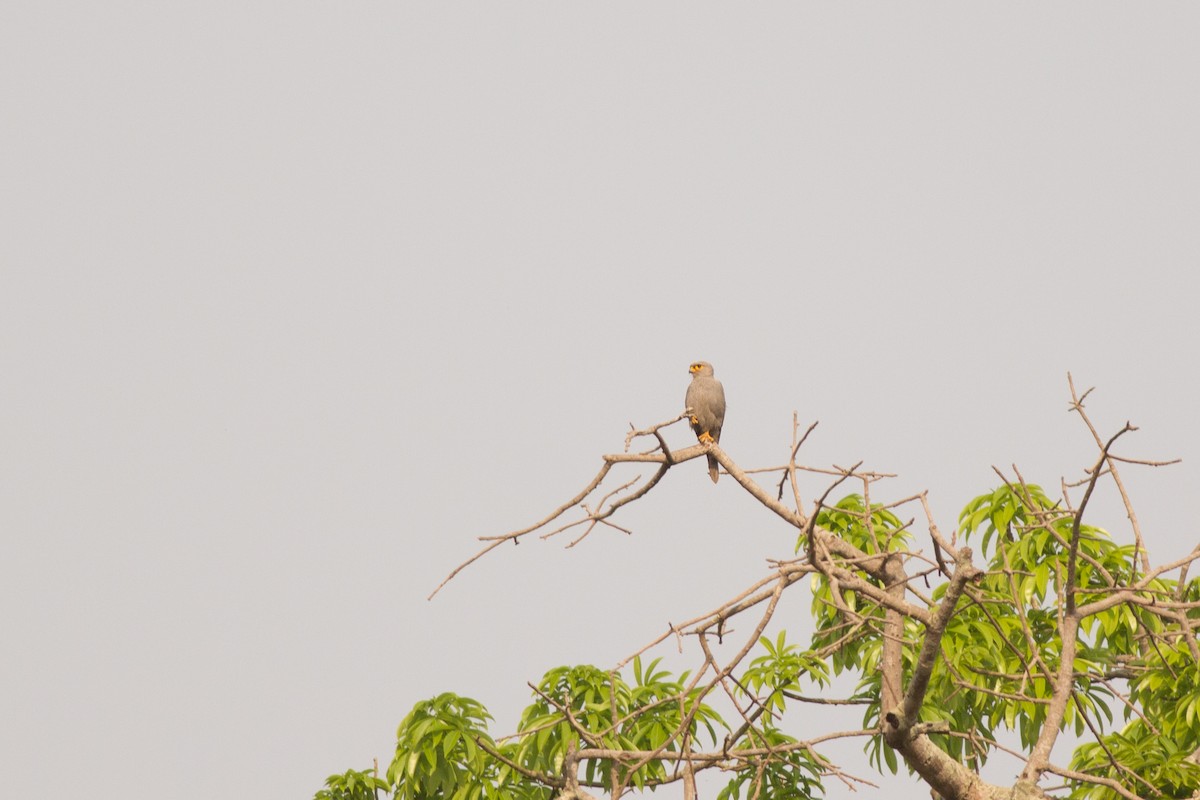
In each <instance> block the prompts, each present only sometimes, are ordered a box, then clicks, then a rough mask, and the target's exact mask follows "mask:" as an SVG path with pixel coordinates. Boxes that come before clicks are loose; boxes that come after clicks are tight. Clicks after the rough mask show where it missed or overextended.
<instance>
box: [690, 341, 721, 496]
mask: <svg viewBox="0 0 1200 800" xmlns="http://www.w3.org/2000/svg"><path fill="white" fill-rule="evenodd" d="M688 372H690V373H692V382H691V383H690V384H688V389H687V396H686V397H685V398H684V403H686V405H687V407H688V408H689V409H690V411H689V421H690V422H691V423H692V430H693V431H695V432H696V438H697V439H699V440H700V441H701V442H704V443H707V442H719V441H721V426H722V425H723V424H724V423H725V387H724V386H722V385H721V382H720V381H719V380H717V379H716V378H714V377H713V368H712V364H709V363H708V362H707V361H693V362H692V365H691V366H690V367H688ZM718 474H719V473H718V468H717V459H716V456H714V455H713V454H712V453H709V454H708V477H710V478H712V482H713V483H716V482H717V476H718Z"/></svg>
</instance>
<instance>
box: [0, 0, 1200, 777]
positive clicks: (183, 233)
mask: <svg viewBox="0 0 1200 800" xmlns="http://www.w3.org/2000/svg"><path fill="white" fill-rule="evenodd" d="M1198 42H1200V6H1197V5H1195V4H1191V3H1161V4H1153V5H1146V4H1129V3H1121V4H1117V3H1058V4H1044V3H1003V4H1000V3H995V4H978V3H971V4H945V3H939V4H882V3H879V4H865V3H845V4H830V3H788V4H783V3H762V4H756V5H754V6H752V7H751V6H741V5H739V6H736V7H735V6H732V5H721V6H717V5H714V4H696V3H686V4H685V3H607V4H603V5H586V6H585V5H582V4H562V3H545V2H542V3H520V4H517V3H507V4H498V3H492V4H472V5H467V4H460V3H449V2H446V3H436V4H433V3H428V4H409V3H378V2H337V3H331V2H316V3H299V4H297V3H283V2H274V3H264V2H221V1H219V0H206V2H203V3H191V2H183V3H159V4H147V3H131V2H108V3H81V2H64V3H48V2H19V1H18V0H10V2H7V3H5V4H4V6H3V9H0V96H2V97H3V106H4V111H3V113H2V114H0V214H2V219H3V229H4V232H3V234H2V235H0V337H2V338H0V400H2V404H3V405H2V409H3V410H2V413H0V543H2V547H3V549H2V552H3V555H2V556H0V639H2V640H3V642H4V645H3V653H4V654H3V656H2V657H0V704H2V705H0V719H2V720H3V722H2V723H0V774H2V775H3V778H2V779H0V785H2V786H3V788H2V789H0V792H2V793H3V794H5V795H7V796H11V797H34V796H47V794H48V792H50V791H51V789H53V790H54V791H55V792H57V793H59V794H60V795H61V796H67V795H71V796H74V795H75V794H76V793H79V792H82V793H84V794H85V795H86V796H87V797H89V798H94V799H95V800H108V799H109V798H128V797H152V796H153V797H168V796H169V797H173V798H182V799H183V800H190V799H191V798H196V799H197V800H199V799H200V798H210V797H214V796H223V797H258V798H264V797H278V798H307V797H311V796H312V794H313V792H315V791H316V790H317V789H318V788H320V786H321V782H322V781H323V779H324V778H325V776H326V775H328V774H330V773H332V772H341V771H343V770H345V769H347V768H350V767H355V768H364V767H367V766H369V765H370V763H371V759H372V758H376V757H377V758H379V760H380V762H381V766H385V765H386V764H387V763H388V761H389V760H390V755H391V750H392V748H393V746H394V742H395V738H394V737H395V728H396V725H397V724H398V723H399V721H400V720H401V719H402V718H403V716H404V715H405V714H406V713H407V712H408V710H409V708H410V707H411V706H412V704H413V703H414V702H416V701H418V700H421V699H424V698H427V697H429V696H431V695H433V694H436V693H439V692H441V691H446V690H451V691H456V692H459V693H461V694H466V695H469V696H472V697H475V698H477V699H479V700H480V701H482V702H483V703H485V704H486V705H487V706H488V707H489V708H491V709H492V711H493V713H494V714H495V715H496V717H497V721H496V723H495V726H494V727H493V733H494V734H496V735H500V734H503V733H508V732H511V730H512V729H513V727H514V725H515V723H516V719H517V715H518V713H519V711H520V709H521V708H522V707H523V706H524V705H525V704H526V703H527V702H528V701H529V690H528V688H527V687H526V686H525V682H526V681H529V680H534V681H536V680H537V679H538V678H539V677H540V676H541V675H542V673H543V672H545V671H546V670H547V669H549V668H551V667H554V666H557V665H560V664H574V663H592V664H596V665H599V666H601V667H609V666H611V665H613V664H614V663H616V662H617V661H619V660H620V659H621V658H623V657H625V656H626V655H628V654H629V653H631V652H633V651H634V650H636V649H638V648H639V647H640V646H641V645H642V644H644V643H645V642H646V641H648V640H649V639H651V638H653V637H654V636H656V635H657V634H658V633H660V632H661V631H663V630H665V629H666V626H667V623H668V622H669V621H672V620H674V621H678V620H681V619H685V618H687V617H690V616H693V615H696V614H698V613H701V612H703V611H704V610H707V609H709V608H712V607H713V606H715V605H717V604H718V603H719V602H721V601H722V600H724V599H725V598H727V597H730V596H732V595H734V594H736V593H737V592H739V591H740V590H741V589H742V588H744V587H745V586H746V585H748V584H749V583H751V582H752V581H753V580H755V579H756V578H758V577H759V576H761V575H762V574H764V571H765V570H766V569H767V565H766V559H767V558H769V557H780V556H785V555H788V554H790V553H791V552H792V546H793V544H794V535H793V534H794V531H791V530H789V529H787V528H786V527H783V526H782V525H781V523H779V521H778V520H777V519H776V518H774V517H773V516H772V515H770V514H768V513H765V512H763V511H761V510H760V509H759V508H758V507H756V505H755V504H754V503H753V502H752V500H751V498H750V497H749V496H748V495H746V494H745V493H744V492H743V491H742V490H740V489H739V488H738V487H737V486H736V484H735V483H734V482H733V481H730V480H728V479H725V480H722V481H721V482H720V484H718V485H717V486H715V487H714V486H713V485H712V484H711V483H710V482H709V480H708V478H707V476H706V475H705V470H704V466H703V464H702V461H692V462H689V463H687V464H684V465H682V466H680V467H679V468H677V469H675V470H673V471H672V472H671V473H670V474H669V475H668V477H667V478H666V479H665V480H664V482H663V483H662V484H661V485H660V486H659V487H658V488H657V489H656V490H655V491H654V492H653V493H652V494H651V495H649V496H648V497H646V498H644V499H643V500H642V501H641V502H639V503H638V504H637V505H636V506H634V507H629V508H628V509H626V511H627V512H628V513H624V512H623V516H622V517H621V518H619V519H618V520H617V521H618V522H619V523H620V524H622V525H624V526H625V527H628V528H630V529H631V530H633V532H634V533H633V535H632V536H625V535H624V534H621V533H618V532H615V531H611V530H609V531H599V532H597V533H596V534H595V535H593V536H592V537H591V538H590V539H589V540H587V541H586V542H585V543H583V544H581V545H580V546H579V547H576V548H575V549H572V550H564V549H563V548H562V547H561V543H558V542H550V543H539V542H537V541H535V540H530V541H529V542H528V543H527V545H523V546H521V547H519V548H512V547H505V548H502V549H500V550H498V551H497V552H495V553H493V554H492V555H491V556H490V557H489V558H487V559H486V560H484V561H483V562H481V563H479V564H477V565H475V566H473V567H472V568H470V569H468V570H467V571H465V572H463V573H462V574H461V575H460V576H459V577H458V578H457V579H456V580H455V581H454V582H453V583H451V584H450V585H449V586H448V587H447V588H446V589H445V590H444V591H443V592H442V594H440V595H439V596H438V597H437V598H436V599H435V600H434V601H432V602H427V601H426V600H425V597H426V595H428V594H429V592H430V591H431V590H432V589H433V587H434V586H436V585H437V583H438V582H439V581H440V580H441V579H442V577H443V576H444V575H445V574H446V573H447V572H448V571H449V570H450V569H451V568H452V567H453V566H454V565H455V564H457V563H459V562H460V561H462V560H463V559H465V558H466V557H468V556H469V555H471V554H472V553H473V552H474V551H475V549H476V548H477V546H478V545H477V542H476V541H475V537H477V536H480V535H488V534H497V533H503V532H505V531H508V530H511V529H513V528H516V527H520V526H522V525H524V524H526V523H528V522H531V521H533V520H535V519H537V518H539V517H541V516H542V515H543V514H545V513H546V512H548V511H549V510H550V509H552V508H553V507H554V506H556V505H558V504H559V503H561V502H563V501H564V500H566V499H567V498H569V497H570V496H571V495H572V494H574V493H575V491H577V490H578V489H579V488H581V487H582V486H583V485H584V484H585V483H586V482H587V481H588V480H589V479H590V478H591V477H592V475H593V474H594V472H595V470H596V469H597V468H598V467H599V464H600V462H599V456H600V454H602V453H604V452H610V451H615V450H619V449H620V448H621V446H622V443H623V439H624V435H625V431H626V430H627V429H628V426H629V424H630V423H633V424H635V425H638V426H645V425H649V424H651V423H654V422H658V421H662V420H665V419H668V418H670V417H672V416H674V415H675V414H676V413H678V412H679V411H680V410H681V409H682V405H683V394H684V391H685V388H686V385H687V381H688V374H687V365H688V363H689V362H690V361H692V360H695V359H705V360H708V361H711V362H712V363H713V364H714V365H715V367H716V373H717V377H718V378H720V379H721V380H723V381H724V384H725V388H726V394H727V396H728V401H729V413H728V417H727V421H726V426H725V431H724V436H723V441H722V444H723V445H724V446H725V449H726V450H727V452H728V453H729V455H730V456H731V457H732V458H734V459H735V460H736V461H738V462H739V463H740V464H742V465H743V466H744V467H756V466H768V465H773V464H779V463H782V462H784V461H785V460H786V454H787V448H788V445H789V443H790V437H791V421H792V412H793V411H796V412H798V414H799V417H800V419H801V421H802V422H803V423H804V424H807V423H808V422H811V421H813V420H820V423H821V424H820V427H819V428H818V429H817V432H816V433H815V434H814V436H813V438H812V440H811V443H810V445H808V446H807V447H806V448H805V451H804V452H803V454H802V458H803V459H804V460H805V461H807V463H811V464H816V465H829V464H831V463H838V464H851V463H854V462H856V461H858V460H859V459H864V460H865V462H866V464H867V465H868V466H870V467H873V468H875V469H878V470H882V471H889V472H895V473H897V474H898V476H899V477H898V478H896V479H895V480H894V481H893V482H892V483H891V484H890V485H884V486H881V487H879V488H878V492H879V493H880V495H882V496H883V498H886V497H892V498H899V497H902V496H904V495H905V494H909V493H912V492H914V491H919V490H921V489H928V490H929V492H930V497H931V502H932V505H933V508H934V511H935V513H936V514H937V515H938V522H939V524H940V525H941V527H942V528H943V529H944V530H950V529H952V528H953V527H954V525H955V521H956V518H957V513H958V511H959V510H960V509H961V508H962V506H963V505H964V504H965V503H966V502H967V501H968V500H969V499H970V498H971V497H973V496H975V495H976V494H979V493H981V492H983V491H985V490H989V489H990V488H992V487H993V486H994V485H995V483H996V482H997V480H998V479H997V478H996V476H995V474H994V473H993V472H992V466H993V465H997V466H1000V467H1002V468H1004V469H1008V468H1009V465H1011V464H1013V463H1016V464H1017V465H1018V466H1019V467H1020V468H1021V470H1022V472H1023V474H1024V475H1025V476H1026V478H1027V479H1029V480H1031V481H1035V482H1040V483H1042V484H1044V485H1046V486H1047V487H1048V488H1050V489H1051V490H1053V487H1056V486H1057V485H1058V482H1059V479H1060V477H1061V476H1063V475H1066V476H1068V477H1075V476H1078V474H1079V471H1080V469H1081V468H1082V467H1083V466H1084V465H1086V464H1088V463H1089V462H1090V461H1091V459H1092V458H1093V455H1092V453H1091V450H1090V439H1089V436H1088V434H1087V432H1086V430H1085V429H1084V428H1083V427H1082V426H1081V425H1080V423H1079V421H1078V420H1077V419H1075V418H1074V417H1072V416H1071V415H1068V414H1067V413H1066V402H1067V397H1068V395H1067V384H1066V373H1067V371H1068V370H1071V371H1072V372H1073V373H1074V374H1075V376H1076V379H1077V381H1078V382H1079V383H1080V384H1081V385H1082V386H1092V385H1095V386H1096V387H1097V389H1096V392H1095V393H1094V394H1093V395H1092V398H1091V409H1092V411H1093V413H1094V417H1095V419H1096V421H1097V423H1098V424H1099V425H1100V426H1101V428H1102V429H1103V430H1104V431H1106V432H1111V431H1115V430H1116V429H1117V427H1119V426H1120V425H1121V424H1122V423H1123V422H1124V421H1125V420H1126V419H1129V420H1131V421H1133V422H1134V423H1135V424H1138V425H1140V426H1141V428H1142V429H1141V430H1140V431H1139V432H1138V433H1137V434H1135V435H1133V436H1131V437H1129V439H1128V442H1127V444H1125V445H1124V450H1123V451H1122V452H1123V453H1125V454H1127V455H1135V456H1142V457H1150V458H1168V457H1183V459H1184V462H1183V464H1182V465H1179V466H1175V467H1171V468H1167V469H1162V470H1144V471H1140V472H1139V471H1130V472H1129V473H1128V474H1127V476H1126V478H1127V483H1128V484H1129V487H1130V489H1131V491H1132V492H1133V495H1134V500H1135V502H1136V503H1137V508H1138V513H1139V515H1140V519H1141V523H1142V525H1143V526H1144V529H1145V532H1146V537H1147V540H1148V543H1149V545H1150V547H1151V550H1152V554H1153V556H1154V557H1155V560H1156V561H1161V560H1166V559H1168V558H1171V557H1174V556H1178V555H1180V554H1182V553H1183V552H1185V551H1186V550H1188V549H1190V548H1191V547H1193V546H1194V545H1195V544H1196V534H1195V524H1194V516H1195V504H1194V497H1195V490H1194V487H1195V486H1196V485H1197V483H1200V473H1198V471H1197V465H1198V464H1200V426H1198V425H1197V422H1196V410H1195V409H1196V396H1197V391H1198V390H1200V383H1198V381H1197V377H1196V366H1197V360H1198V359H1197V345H1198V344H1200V323H1198V322H1197V317H1196V311H1195V309H1196V305H1197V302H1198V301H1200V279H1198V278H1197V268H1198V263H1197V261H1198V258H1197V254H1198V253H1200V225H1198V224H1197V221H1198V220H1200V154H1198V153H1200V148H1198V144H1197V143H1198V142H1200V112H1198V98H1200V48H1198V46H1197V43H1198ZM669 438H670V439H671V441H672V442H673V443H674V444H678V445H683V444H687V443H688V442H689V441H694V440H692V439H691V438H690V436H689V434H688V433H687V431H685V430H682V429H681V428H679V427H676V428H673V429H672V434H671V436H670V437H669ZM638 472H639V471H638V470H633V469H631V468H627V469H626V471H625V472H623V473H622V475H623V476H624V477H625V478H626V479H627V478H629V477H632V476H633V475H635V474H638ZM642 472H644V470H643V471H642ZM770 480H773V479H770ZM820 486H821V485H820V484H819V483H818V482H816V481H811V482H810V483H809V484H808V487H809V488H810V489H812V490H816V489H818V488H820ZM914 513H917V510H916V509H913V510H911V511H909V512H908V513H907V515H906V516H911V515H912V514H914ZM1092 522H1093V523H1095V524H1099V525H1102V526H1105V527H1108V528H1110V529H1111V530H1112V531H1113V533H1114V535H1116V536H1118V537H1119V538H1121V539H1122V540H1128V537H1129V531H1128V524H1127V522H1125V520H1124V517H1123V513H1122V512H1121V511H1120V509H1119V506H1118V505H1117V504H1116V503H1115V502H1114V498H1113V497H1112V493H1111V492H1105V493H1104V494H1103V495H1102V496H1101V497H1100V498H1099V502H1098V504H1097V506H1096V515H1095V516H1094V517H1093V518H1092ZM804 591H806V590H805V589H804V587H802V586H799V587H797V589H796V590H795V593H796V596H795V597H794V598H792V599H791V600H790V601H789V603H788V604H785V608H784V610H783V611H781V615H782V616H781V618H780V622H781V626H782V627H785V628H787V629H788V630H789V631H792V632H794V633H795V637H796V638H802V637H803V635H804V632H805V631H806V630H807V629H808V622H807V620H808V614H807V609H808V598H807V597H806V596H805V595H803V594H802V593H803V592H804ZM746 630H747V631H748V630H749V628H748V626H746ZM663 654H664V655H670V648H668V649H667V652H665V653H663ZM695 656H696V654H695V653H694V652H689V653H685V655H684V657H682V658H680V657H678V656H671V663H672V665H673V666H675V667H677V668H683V667H686V665H687V664H689V663H692V661H694V658H695ZM854 724H856V721H855V720H851V722H850V723H849V725H845V724H843V723H842V722H841V721H832V720H827V719H823V718H822V717H821V716H820V715H818V714H814V713H811V712H810V713H808V714H807V715H805V716H804V717H803V718H802V719H800V720H797V721H796V723H794V728H793V729H792V730H793V733H795V734H796V735H797V736H801V737H806V736H808V735H816V734H818V733H820V732H822V731H824V730H828V729H829V726H832V725H840V726H842V727H847V726H848V727H853V726H854ZM858 752H859V747H858V746H857V745H853V746H850V747H848V748H845V749H842V750H836V751H831V753H832V754H834V755H835V756H836V757H837V758H838V759H839V760H840V761H841V763H842V764H843V766H845V767H846V768H847V769H848V770H851V771H852V772H855V773H856V774H859V775H862V776H863V777H866V778H869V779H871V780H873V781H876V782H882V785H883V786H884V787H885V788H886V789H887V791H878V792H875V791H872V790H866V791H863V792H860V793H859V794H858V795H857V796H858V797H862V798H864V799H865V800H872V799H873V798H877V797H878V798H882V797H888V798H895V797H897V796H900V795H898V794H897V790H896V788H895V787H896V786H897V783H896V780H897V779H893V778H890V776H889V777H885V778H882V779H881V778H879V776H877V775H875V774H874V773H872V772H871V771H870V770H869V769H868V768H867V767H865V766H864V765H863V764H862V763H860V762H858V761H856V754H857V753H858ZM1056 758H1057V759H1058V760H1060V761H1062V762H1065V761H1067V760H1068V759H1069V753H1067V752H1066V751H1065V750H1063V751H1059V752H1056ZM997 769H998V770H999V771H998V773H997V775H996V776H994V777H997V778H999V779H1007V778H1008V776H1010V775H1011V774H1013V773H1014V772H1015V771H1016V768H1015V767H1014V766H1012V764H1011V763H1009V764H1008V765H1007V766H1005V767H998V768H997ZM901 783H902V785H903V786H904V787H911V786H912V784H910V783H909V782H908V781H907V780H906V779H904V780H902V781H901ZM830 791H831V796H844V793H845V790H844V789H842V787H840V785H835V786H831V787H830ZM901 791H903V792H905V793H907V797H911V798H918V797H926V796H927V793H926V792H924V791H923V790H919V789H917V788H915V787H913V788H904V789H903V790H901ZM660 794H661V795H662V796H663V797H675V796H678V793H677V792H676V793H675V794H671V793H670V792H663V793H660Z"/></svg>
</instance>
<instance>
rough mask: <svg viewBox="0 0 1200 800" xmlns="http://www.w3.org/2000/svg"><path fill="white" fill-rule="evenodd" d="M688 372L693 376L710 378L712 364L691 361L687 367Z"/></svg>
mask: <svg viewBox="0 0 1200 800" xmlns="http://www.w3.org/2000/svg"><path fill="white" fill-rule="evenodd" d="M688 372H690V373H692V374H693V375H701V376H704V377H706V378H711V377H712V375H713V368H712V364H710V363H708V362H707V361H693V362H692V365H691V366H690V367H688Z"/></svg>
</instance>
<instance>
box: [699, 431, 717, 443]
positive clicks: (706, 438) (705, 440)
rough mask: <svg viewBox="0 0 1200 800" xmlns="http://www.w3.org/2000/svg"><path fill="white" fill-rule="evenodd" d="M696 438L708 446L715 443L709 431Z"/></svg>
mask: <svg viewBox="0 0 1200 800" xmlns="http://www.w3.org/2000/svg"><path fill="white" fill-rule="evenodd" d="M696 438H697V439H699V440H700V441H701V442H703V443H704V444H708V443H709V442H711V441H713V437H712V434H711V433H709V432H708V431H705V432H704V433H702V434H700V435H699V436H697V437H696Z"/></svg>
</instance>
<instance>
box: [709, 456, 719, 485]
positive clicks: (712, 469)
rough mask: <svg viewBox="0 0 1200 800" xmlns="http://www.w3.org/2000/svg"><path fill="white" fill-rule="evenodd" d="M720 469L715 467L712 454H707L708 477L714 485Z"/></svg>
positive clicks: (715, 462)
mask: <svg viewBox="0 0 1200 800" xmlns="http://www.w3.org/2000/svg"><path fill="white" fill-rule="evenodd" d="M720 474H721V472H720V468H719V467H718V466H717V457H716V456H714V455H713V454H712V453H709V454H708V477H710V478H712V482H713V483H716V482H717V478H718V477H719V476H720Z"/></svg>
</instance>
